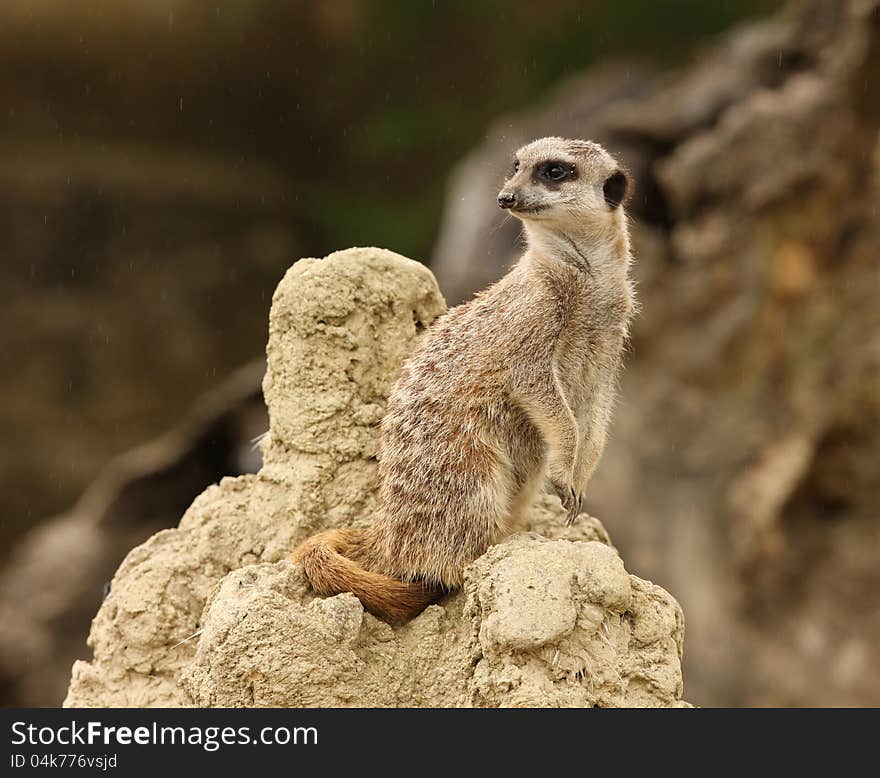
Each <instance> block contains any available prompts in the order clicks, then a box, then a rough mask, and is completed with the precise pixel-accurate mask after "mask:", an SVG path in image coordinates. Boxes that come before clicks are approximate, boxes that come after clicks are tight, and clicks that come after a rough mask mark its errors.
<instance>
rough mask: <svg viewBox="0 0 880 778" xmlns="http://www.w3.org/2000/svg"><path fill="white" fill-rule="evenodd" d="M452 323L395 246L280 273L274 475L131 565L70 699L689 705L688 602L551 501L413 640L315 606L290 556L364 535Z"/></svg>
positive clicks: (136, 556)
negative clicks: (317, 537) (388, 414)
mask: <svg viewBox="0 0 880 778" xmlns="http://www.w3.org/2000/svg"><path fill="white" fill-rule="evenodd" d="M444 308H445V304H444V302H443V298H442V297H441V295H440V293H439V290H438V288H437V284H436V282H435V281H434V279H433V276H432V275H431V273H430V271H428V270H427V269H426V268H425V267H424V266H422V265H420V264H418V263H416V262H412V261H410V260H407V259H405V258H403V257H401V256H399V255H396V254H393V253H391V252H388V251H382V250H379V249H351V250H349V251H344V252H338V253H336V254H333V255H331V256H329V257H327V258H325V259H304V260H301V261H300V262H298V263H297V264H295V265H294V266H293V267H292V268H291V269H290V270H289V271H288V273H287V275H286V276H285V278H284V280H283V281H282V283H281V284H280V285H279V287H278V289H277V291H276V293H275V296H274V298H273V305H272V313H271V317H270V331H269V344H268V349H267V357H268V361H267V371H266V377H265V380H264V394H265V398H266V403H267V406H268V410H269V418H270V432H269V435H268V436H267V437H266V438H265V440H264V441H263V444H262V449H263V466H262V468H261V469H260V471H259V472H258V473H256V474H254V475H246V476H240V477H238V478H226V479H224V480H223V481H221V482H220V484H219V485H216V486H212V487H210V488H209V489H208V490H207V491H205V492H204V493H203V494H202V495H201V496H200V497H199V498H198V499H197V500H196V501H195V502H194V503H193V505H192V506H191V507H190V509H189V510H188V511H187V512H186V514H185V515H184V517H183V519H182V520H181V522H180V525H179V527H177V528H175V529H170V530H165V531H162V532H159V533H158V534H156V535H155V536H153V537H152V538H151V539H150V540H148V541H147V542H146V543H144V544H143V545H141V546H139V547H138V548H135V549H134V550H133V551H132V552H131V553H130V554H129V555H128V557H127V558H126V559H125V561H124V562H123V564H122V566H121V567H120V568H119V570H118V572H117V573H116V576H115V577H114V579H113V582H112V587H111V590H110V593H109V595H108V597H107V598H106V600H105V601H104V603H103V605H102V606H101V609H100V611H99V612H98V615H97V617H96V618H95V620H94V623H93V625H92V631H91V635H90V638H89V642H90V645H91V646H92V648H93V651H94V658H93V659H92V661H90V662H82V661H81V662H77V663H76V664H75V665H74V669H73V677H72V680H71V684H70V689H69V693H68V697H67V700H66V703H65V704H66V705H68V706H100V705H109V706H158V705H165V706H186V705H203V706H247V705H291V706H302V705H322V706H336V705H358V706H361V705H364V706H373V705H388V706H390V705H437V706H439V705H443V706H447V705H493V706H494V705H600V706H606V705H653V706H660V705H665V706H671V705H676V706H677V705H682V704H683V703H682V702H681V694H682V681H681V663H680V660H681V653H682V640H683V619H682V615H681V610H680V608H679V607H678V605H677V603H676V602H675V600H674V599H673V598H672V597H671V596H670V595H669V594H667V593H666V592H665V591H663V590H662V589H660V588H659V587H657V586H654V585H653V584H650V583H648V582H646V581H643V580H641V579H639V578H636V577H635V576H632V575H630V574H629V573H627V572H626V570H625V569H624V566H623V562H622V561H621V559H620V557H619V555H618V554H617V551H616V550H615V549H614V548H613V547H612V546H611V545H610V542H609V540H608V537H607V535H606V533H605V531H604V529H603V528H602V526H601V525H600V524H599V522H598V521H596V520H595V519H590V518H589V517H586V516H584V517H582V518H581V520H580V521H579V523H578V526H576V527H573V528H565V527H564V522H563V516H562V511H561V508H560V507H559V505H558V501H557V500H555V499H551V498H550V496H549V495H544V496H542V497H541V498H540V499H539V500H538V501H537V502H536V504H535V505H534V506H533V509H532V511H531V513H530V516H529V527H528V528H527V529H529V528H530V529H531V530H532V532H531V533H529V534H520V535H516V536H514V537H513V538H511V539H510V540H509V541H508V542H506V543H503V544H501V545H499V546H496V547H494V548H492V549H490V551H489V552H488V553H487V554H485V555H484V556H483V557H481V558H480V559H479V560H477V561H476V562H475V563H474V564H473V565H472V566H471V567H470V568H469V569H468V571H467V576H466V584H465V587H464V588H463V590H462V591H460V592H457V593H455V594H452V595H450V596H448V597H447V598H445V599H444V600H443V601H442V602H441V603H440V604H438V605H434V606H431V607H429V608H428V609H426V610H425V612H424V613H422V614H421V615H420V616H418V617H417V618H416V619H414V620H413V621H411V622H410V623H408V624H406V625H404V626H402V627H399V628H394V629H393V628H391V627H389V626H388V625H387V624H385V623H384V622H382V621H379V620H377V619H375V618H374V617H373V616H371V615H370V614H367V613H365V612H364V610H363V608H362V607H361V605H360V603H359V601H358V600H357V599H356V598H355V597H353V596H352V595H349V594H343V595H339V596H337V597H331V598H316V597H315V596H314V594H313V593H312V592H311V590H310V588H309V586H308V584H307V581H306V579H305V577H304V574H303V572H302V569H301V567H300V566H298V565H293V564H291V563H290V562H289V561H288V556H289V553H290V551H291V550H292V548H293V547H294V546H295V545H296V543H298V542H299V541H300V540H302V539H303V538H305V537H306V536H308V535H310V534H311V533H313V532H315V531H317V530H320V529H323V528H327V527H339V526H351V525H356V524H362V523H365V522H368V521H369V520H370V519H371V517H372V515H373V514H374V512H375V509H376V487H377V483H376V457H377V455H378V453H379V452H378V422H379V420H380V419H381V416H382V413H383V409H384V403H385V398H386V396H387V394H388V391H389V389H390V387H391V384H392V382H393V381H394V380H395V378H396V376H397V373H398V371H399V369H400V366H401V364H402V362H403V360H404V359H405V357H406V356H407V354H408V353H409V352H410V350H411V349H412V347H413V345H414V343H415V341H416V339H417V338H418V336H419V333H420V332H421V331H422V330H423V329H424V328H425V327H427V326H429V325H430V323H431V322H432V321H433V320H434V319H435V318H436V317H437V316H438V315H439V314H440V313H442V312H443V310H444Z"/></svg>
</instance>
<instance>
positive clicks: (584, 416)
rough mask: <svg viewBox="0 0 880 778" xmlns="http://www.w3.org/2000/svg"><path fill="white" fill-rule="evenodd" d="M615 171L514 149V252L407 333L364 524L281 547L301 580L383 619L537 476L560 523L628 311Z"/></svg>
mask: <svg viewBox="0 0 880 778" xmlns="http://www.w3.org/2000/svg"><path fill="white" fill-rule="evenodd" d="M628 185H629V181H628V177H627V174H626V173H625V172H624V171H623V169H622V168H621V167H620V165H618V164H617V162H616V161H615V160H614V159H613V158H612V157H611V155H610V154H609V153H608V152H607V151H605V149H603V148H602V147H601V146H600V145H598V144H597V143H592V142H590V141H583V140H566V139H563V138H543V139H540V140H536V141H533V142H532V143H529V144H528V145H526V146H523V147H522V148H521V149H519V151H518V152H517V153H516V156H515V158H514V160H513V163H512V167H511V171H510V174H509V176H508V177H507V179H506V181H505V182H504V186H503V188H502V190H501V192H500V193H499V195H498V205H499V206H500V207H501V208H503V209H505V210H506V211H507V212H508V213H510V214H511V215H513V216H515V217H516V218H518V219H520V220H521V221H522V224H523V229H524V234H525V238H526V248H525V251H524V253H523V254H522V256H521V257H520V258H519V260H518V261H517V262H516V264H515V265H514V266H513V267H512V269H511V270H510V271H509V272H508V273H507V275H505V276H504V277H503V278H502V279H501V280H500V281H498V282H497V283H495V284H494V285H492V286H490V287H489V288H488V289H486V290H484V291H482V292H479V293H478V294H477V295H476V296H475V297H474V299H472V300H471V301H469V302H467V303H465V304H463V305H460V306H457V307H455V308H452V309H450V310H449V311H448V312H447V313H446V314H445V315H444V316H442V317H441V318H440V319H438V320H437V322H435V323H434V325H433V326H432V327H430V328H429V329H428V331H427V332H426V334H425V335H424V336H423V337H422V339H421V340H420V341H419V343H418V345H417V347H416V349H415V352H414V353H413V354H412V356H411V357H410V358H409V360H407V362H406V363H405V365H404V367H403V371H402V373H401V375H400V379H399V380H398V381H397V383H396V385H395V386H394V388H393V390H392V392H391V395H390V396H389V398H388V405H387V409H386V413H385V416H384V419H383V421H382V424H381V429H382V444H381V456H380V461H379V476H380V479H381V488H380V506H379V511H378V515H377V517H376V519H375V520H374V522H373V524H372V525H371V526H368V527H366V528H362V529H361V528H356V529H344V530H331V531H329V532H322V533H320V534H318V535H315V536H313V537H312V538H309V539H308V540H306V541H305V542H303V543H302V544H301V545H300V546H299V547H298V548H297V549H296V551H295V552H294V555H293V559H294V561H295V562H300V563H302V564H303V566H304V568H305V572H306V574H307V576H308V578H309V580H310V582H311V584H312V587H313V588H314V590H315V591H316V592H317V593H319V594H322V595H333V594H339V593H341V592H353V593H354V594H355V595H356V596H357V597H358V598H359V599H360V600H361V602H362V604H363V605H364V607H365V609H367V610H368V611H370V612H371V613H373V614H375V615H376V616H378V617H380V618H383V619H385V620H387V621H390V622H393V623H395V622H401V621H404V620H407V619H409V618H412V617H413V616H415V615H416V614H418V613H419V612H420V611H421V610H422V609H423V608H425V607H426V606H427V605H428V604H430V603H432V602H435V601H436V600H437V599H439V597H440V596H441V595H442V594H444V593H445V592H447V591H449V590H451V589H455V588H457V587H460V586H461V584H462V578H463V574H464V569H465V567H467V565H468V564H470V563H471V562H473V561H474V560H475V559H476V558H477V557H479V556H480V555H481V554H483V553H484V552H485V551H486V550H487V549H488V548H489V546H491V545H493V544H495V543H498V542H499V541H500V540H502V539H503V538H504V537H506V536H507V535H509V534H511V533H512V532H514V531H515V530H516V529H517V527H518V525H519V520H520V518H521V517H522V514H523V513H524V511H525V510H526V509H527V508H528V507H529V505H530V504H531V502H532V500H533V499H534V498H535V496H536V492H537V491H538V490H539V489H541V488H542V486H543V484H544V482H545V479H547V478H549V481H550V483H551V484H552V487H553V489H554V490H555V492H556V494H557V495H558V496H559V499H560V501H561V503H562V506H563V507H564V509H565V510H566V522H567V523H569V524H570V523H572V522H573V521H574V520H575V519H576V518H577V516H578V514H579V513H580V510H581V502H582V500H583V495H584V491H585V489H586V486H587V483H588V481H589V480H590V477H591V475H592V474H593V470H594V468H595V467H596V463H597V461H598V459H599V456H600V454H601V453H602V449H603V448H604V446H605V438H606V431H607V429H608V425H609V421H610V419H611V414H612V405H613V402H614V397H615V390H616V385H617V374H618V370H619V367H620V363H621V356H622V352H623V349H624V346H625V342H626V338H627V329H628V324H629V321H630V318H631V316H632V314H633V311H634V308H635V298H634V292H633V285H632V283H631V281H630V277H629V266H630V263H631V255H630V242H629V234H628V229H627V218H626V214H625V212H624V207H623V203H624V200H625V198H626V195H627V190H628Z"/></svg>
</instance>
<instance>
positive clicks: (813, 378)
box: [432, 0, 880, 705]
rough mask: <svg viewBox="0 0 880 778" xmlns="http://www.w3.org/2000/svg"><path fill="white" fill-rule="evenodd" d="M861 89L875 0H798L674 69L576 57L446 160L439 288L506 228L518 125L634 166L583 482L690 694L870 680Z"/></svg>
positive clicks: (871, 369)
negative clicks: (609, 418)
mask: <svg viewBox="0 0 880 778" xmlns="http://www.w3.org/2000/svg"><path fill="white" fill-rule="evenodd" d="M878 95H880V7H878V4H877V2H876V1H875V0H848V1H847V2H838V1H837V0H806V1H805V2H800V3H796V4H794V5H792V6H791V7H789V8H788V9H787V10H786V11H785V12H783V13H781V14H780V15H778V16H777V17H776V18H774V19H771V20H769V21H764V22H759V23H755V24H752V25H750V26H748V27H745V28H742V29H739V30H735V31H733V32H732V33H731V34H730V35H729V36H728V37H727V38H726V39H725V40H723V41H721V42H720V43H719V44H718V45H717V46H713V47H712V49H710V50H709V51H707V52H706V53H705V54H704V55H703V56H702V57H700V58H699V59H698V60H697V61H696V62H695V63H693V64H692V65H691V66H690V67H687V68H685V69H683V70H681V71H679V72H678V73H673V74H669V75H663V76H657V77H647V78H646V77H645V74H644V73H638V72H635V71H630V70H628V69H627V68H626V67H618V68H611V69H604V70H601V71H595V72H593V73H589V74H587V75H585V76H582V77H580V78H578V79H577V80H575V81H572V82H571V83H569V84H566V85H564V86H563V87H561V88H560V89H559V90H558V91H557V92H556V93H555V94H554V95H551V96H550V97H549V98H548V100H547V101H546V103H545V104H543V105H542V106H539V107H538V108H537V109H536V110H530V111H528V112H527V113H526V114H524V115H523V116H515V117H504V118H502V119H500V120H499V121H498V122H497V124H496V127H495V129H493V131H492V132H491V133H490V136H489V138H488V140H487V141H486V142H485V143H484V144H483V146H482V147H481V148H479V149H477V150H475V151H474V152H473V153H472V154H471V155H470V156H469V158H468V159H466V160H464V161H463V162H462V164H461V166H460V168H459V170H458V171H457V172H456V174H455V176H454V180H453V186H452V189H451V191H450V194H449V198H448V206H447V217H446V220H445V226H444V228H443V229H442V231H441V235H440V239H439V241H438V244H437V251H436V253H435V256H434V260H433V264H432V267H433V268H434V270H435V272H436V273H437V277H438V280H439V282H440V285H441V287H442V288H443V289H444V291H445V292H447V294H449V295H450V297H451V298H452V299H453V300H456V299H460V298H462V297H464V296H466V295H468V294H470V293H471V292H473V291H474V290H475V289H477V288H480V287H482V286H484V285H485V284H486V283H488V282H490V281H492V280H494V278H497V277H498V276H499V275H500V274H501V273H502V272H503V269H504V268H505V267H506V265H507V264H508V263H509V261H510V260H511V259H512V257H513V256H514V254H515V252H516V250H517V248H516V232H517V230H516V226H515V224H514V222H513V221H506V222H505V221H503V216H502V215H501V214H499V212H498V209H497V207H496V206H495V203H494V197H495V194H496V192H497V182H498V181H499V180H500V178H501V176H502V175H503V173H504V172H505V170H506V167H507V165H508V162H509V158H510V153H511V152H512V150H513V149H514V148H515V147H516V145H517V144H518V143H519V142H520V141H521V140H526V139H529V138H531V137H535V136H540V135H546V134H561V135H573V136H579V137H592V138H595V139H596V140H598V141H600V142H602V143H603V144H605V145H607V147H608V148H610V149H612V150H613V151H614V153H615V154H616V155H617V154H619V155H620V156H621V157H623V158H624V159H625V160H626V163H627V165H628V166H629V167H630V169H631V170H632V172H633V174H634V179H635V181H636V191H635V193H634V196H633V198H632V200H631V202H630V211H631V213H632V214H633V216H634V223H633V231H634V244H635V254H636V267H635V270H636V273H637V276H638V289H639V298H640V300H641V303H642V311H641V313H640V315H639V317H638V318H637V319H636V321H635V322H634V328H633V340H632V348H631V353H630V355H629V357H628V359H627V368H626V371H625V374H624V376H623V380H622V397H621V402H620V404H619V409H618V412H617V416H616V420H615V424H614V428H613V430H612V436H611V442H610V443H609V446H608V449H607V451H606V453H605V456H604V457H603V460H602V464H601V466H600V467H599V469H598V471H597V474H596V477H595V479H594V480H593V481H592V483H591V486H590V492H589V494H588V501H587V504H588V507H589V509H590V510H591V511H592V512H594V513H596V514H597V515H601V516H603V517H606V518H607V519H608V521H609V530H610V531H611V534H612V535H613V537H614V538H615V542H616V543H618V544H619V546H620V548H621V549H622V550H623V554H624V557H625V558H626V559H627V561H628V562H629V563H630V564H634V565H635V566H636V567H637V568H638V569H639V570H640V571H641V572H643V573H644V574H646V575H648V576H649V577H651V578H652V579H653V580H655V581H658V582H660V583H661V584H663V585H664V586H668V587H670V588H671V589H672V590H673V591H675V592H676V595H677V596H679V597H680V599H681V601H682V604H683V606H684V609H685V612H686V613H687V614H688V659H687V661H686V664H685V674H686V676H687V678H688V690H689V692H688V693H689V697H690V699H692V700H694V701H695V702H697V703H702V704H707V705H719V704H720V705H739V704H752V705H763V704H770V705H876V704H877V703H878V701H880V676H878V674H877V673H876V672H873V671H872V668H876V667H878V666H880V622H878V621H877V619H876V618H875V614H876V613H877V609H878V607H880V599H878V592H880V589H878V587H877V585H876V584H877V562H876V560H877V556H878V535H877V533H878V520H877V517H878V516H880V469H878V468H877V467H876V463H877V461H878V448H877V446H878V444H877V441H878V440H880V405H878V402H880V401H878V398H880V340H878V338H880V335H878V333H880V306H878V304H877V300H878V294H880V256H878V246H880V210H878V208H877V203H878V202H880V144H878V137H880V103H878ZM475 171H477V172H476V174H475ZM485 236H492V238H491V241H490V244H489V246H488V250H487V245H486V238H485ZM817 678H822V679H823V681H822V683H821V684H819V683H817V682H816V679H817Z"/></svg>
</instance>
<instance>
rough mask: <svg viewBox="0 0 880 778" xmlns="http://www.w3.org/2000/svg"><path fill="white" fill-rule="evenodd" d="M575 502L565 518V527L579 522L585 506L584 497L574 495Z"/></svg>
mask: <svg viewBox="0 0 880 778" xmlns="http://www.w3.org/2000/svg"><path fill="white" fill-rule="evenodd" d="M572 493H573V494H574V501H573V503H572V505H571V507H569V509H568V513H567V514H566V516H565V526H566V527H570V526H571V525H572V524H574V523H575V522H576V521H577V518H578V516H580V515H581V508H582V506H583V497H582V496H581V495H579V494H577V493H574V491H573V490H572Z"/></svg>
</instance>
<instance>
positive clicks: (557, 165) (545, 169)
mask: <svg viewBox="0 0 880 778" xmlns="http://www.w3.org/2000/svg"><path fill="white" fill-rule="evenodd" d="M539 176H540V177H541V178H543V179H544V180H545V181H552V182H553V183H554V184H558V183H559V182H560V181H565V180H566V179H567V178H572V177H573V176H574V168H573V166H572V165H568V164H566V163H564V162H547V163H546V164H544V165H542V166H541V169H540V171H539Z"/></svg>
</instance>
